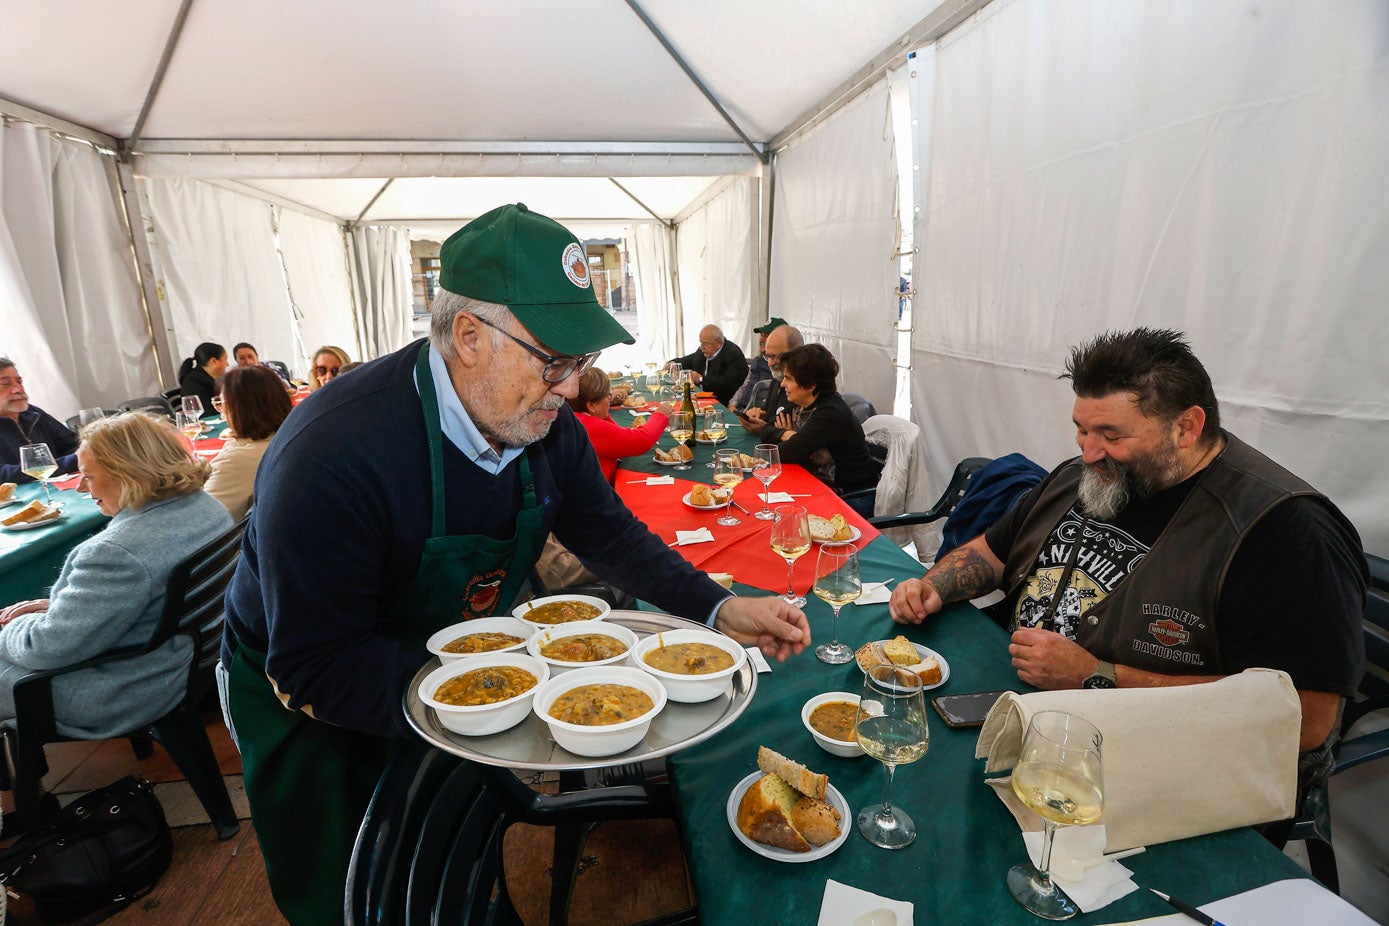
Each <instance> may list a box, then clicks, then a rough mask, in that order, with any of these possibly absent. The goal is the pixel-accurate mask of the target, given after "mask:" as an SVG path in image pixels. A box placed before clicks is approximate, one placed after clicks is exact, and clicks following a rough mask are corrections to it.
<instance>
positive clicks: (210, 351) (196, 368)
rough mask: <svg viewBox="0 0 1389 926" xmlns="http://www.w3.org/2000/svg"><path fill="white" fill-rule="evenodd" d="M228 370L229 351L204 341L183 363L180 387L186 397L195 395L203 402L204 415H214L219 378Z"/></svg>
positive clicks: (179, 374) (179, 376)
mask: <svg viewBox="0 0 1389 926" xmlns="http://www.w3.org/2000/svg"><path fill="white" fill-rule="evenodd" d="M226 370H227V349H226V348H225V347H223V346H222V345H221V344H214V343H212V342H211V341H204V342H203V343H201V344H199V345H198V349H197V350H195V351H193V356H191V357H189V358H188V359H187V360H185V361H183V366H181V367H179V370H178V387H179V388H180V389H182V390H183V394H184V395H195V396H197V397H198V398H200V399H202V401H203V414H204V415H211V414H214V413H213V411H212V397H213V396H214V395H216V394H217V377H219V376H221V375H222V374H223V373H225V372H226Z"/></svg>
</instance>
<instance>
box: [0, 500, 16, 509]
mask: <svg viewBox="0 0 1389 926" xmlns="http://www.w3.org/2000/svg"><path fill="white" fill-rule="evenodd" d="M17 501H19V499H17V498H7V499H5V500H4V501H3V502H0V508H8V507H10V506H11V505H13V504H14V503H15V502H17Z"/></svg>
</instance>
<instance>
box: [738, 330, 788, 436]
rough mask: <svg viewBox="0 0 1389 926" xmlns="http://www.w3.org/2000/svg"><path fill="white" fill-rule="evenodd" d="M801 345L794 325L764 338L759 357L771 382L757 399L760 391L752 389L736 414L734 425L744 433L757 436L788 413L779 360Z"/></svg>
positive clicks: (759, 388) (768, 382) (758, 386)
mask: <svg viewBox="0 0 1389 926" xmlns="http://www.w3.org/2000/svg"><path fill="white" fill-rule="evenodd" d="M804 343H805V336H804V335H802V334H801V330H800V329H799V328H797V327H795V326H794V325H785V324H783V325H779V326H778V327H776V328H774V329H772V332H771V333H770V334H768V335H767V343H766V344H764V345H763V347H762V353H763V354H764V355H765V356H766V358H767V366H768V368H769V369H770V371H771V374H772V375H771V379H769V380H767V388H766V391H765V392H761V394H760V395H759V392H760V390H761V389H762V387H761V386H760V385H757V386H754V387H753V388H752V390H751V392H750V393H749V398H748V404H747V407H746V408H741V409H739V410H738V421H739V422H740V423H741V424H742V426H743V428H744V430H746V431H748V432H750V433H752V434H757V435H759V436H760V435H761V434H762V429H763V428H765V427H766V426H767V425H769V424H773V423H775V422H776V419H777V416H778V415H781V414H785V413H786V412H789V411H791V409H792V405H791V403H790V401H788V400H787V398H786V393H785V391H784V390H783V389H782V388H781V377H782V373H783V372H784V370H783V368H782V364H781V358H782V357H784V356H785V355H786V354H788V353H790V352H791V351H793V350H795V349H796V348H797V347H800V346H801V345H802V344H804Z"/></svg>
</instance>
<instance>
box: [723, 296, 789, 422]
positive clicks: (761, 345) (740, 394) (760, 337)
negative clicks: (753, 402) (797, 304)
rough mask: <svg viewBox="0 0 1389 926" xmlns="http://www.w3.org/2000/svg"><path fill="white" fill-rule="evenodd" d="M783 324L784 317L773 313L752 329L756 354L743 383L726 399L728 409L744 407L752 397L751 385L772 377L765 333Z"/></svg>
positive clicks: (736, 409)
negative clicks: (754, 333) (764, 322)
mask: <svg viewBox="0 0 1389 926" xmlns="http://www.w3.org/2000/svg"><path fill="white" fill-rule="evenodd" d="M784 324H786V319H784V318H777V317H776V316H775V315H773V316H772V319H771V321H769V322H767V324H765V325H759V326H757V327H756V328H754V329H752V330H753V331H755V332H757V356H755V357H753V358H752V363H750V364H748V375H747V377H746V378H744V380H743V384H742V385H741V386H739V387H738V391H737V392H735V393H733V398H731V399H729V400H728V408H729V410H730V411H732V412H735V413H736V412H737V411H738V410H739V409H740V408H744V407H746V406H747V404H748V400H749V399H750V398H751V397H752V387H753V386H756V385H757V384H758V383H762V382H766V381H767V380H769V379H771V378H772V368H771V365H770V364H768V363H767V335H769V334H771V333H772V332H773V331H775V330H776V329H778V328H780V327H781V326H782V325H784Z"/></svg>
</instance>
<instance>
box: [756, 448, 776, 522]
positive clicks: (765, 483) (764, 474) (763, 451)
mask: <svg viewBox="0 0 1389 926" xmlns="http://www.w3.org/2000/svg"><path fill="white" fill-rule="evenodd" d="M752 455H753V457H754V459H756V461H757V462H755V463H753V464H752V475H753V476H754V477H756V479H757V481H758V482H760V483H762V510H761V511H759V512H757V513H756V514H754V515H753V517H754V518H757V519H758V520H761V521H770V520H772V519H773V518H775V517H776V515H774V514H773V513H772V505H771V502H769V501H767V496H768V495H770V494H771V493H772V480H773V479H775V478H776V477H778V476H780V475H781V448H780V447H778V446H777V445H776V444H758V445H757V446H756V447H754V448H753V450H752Z"/></svg>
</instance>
